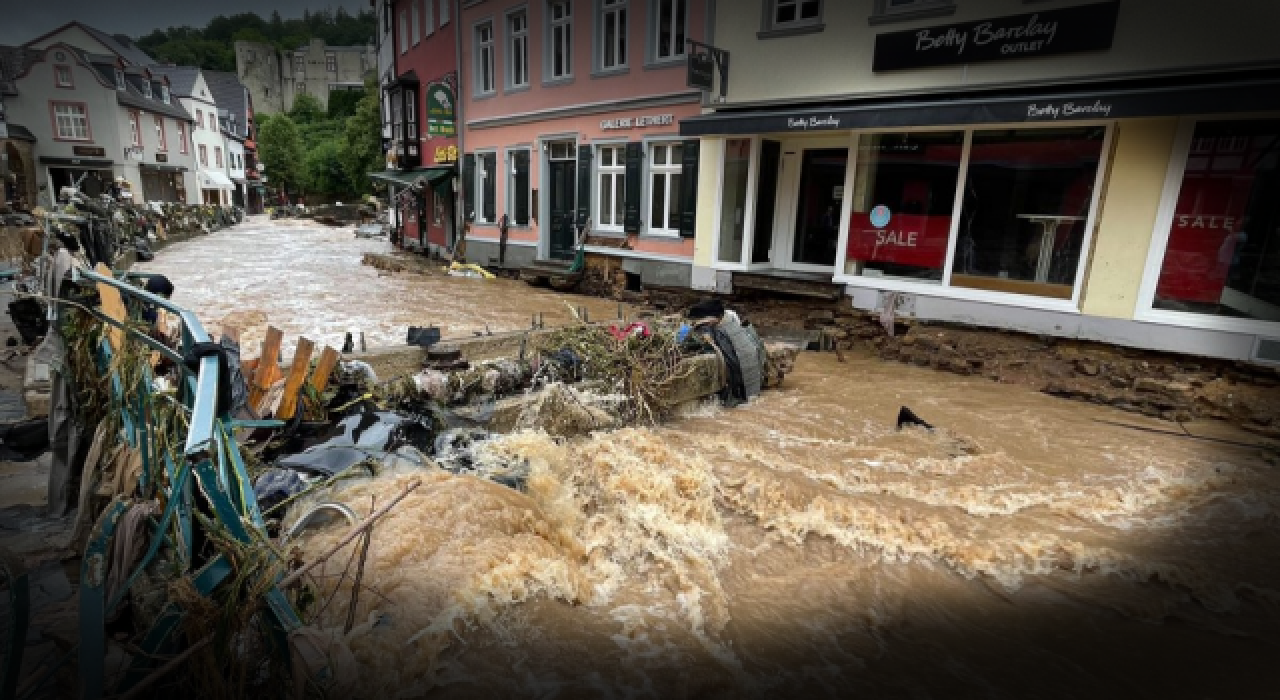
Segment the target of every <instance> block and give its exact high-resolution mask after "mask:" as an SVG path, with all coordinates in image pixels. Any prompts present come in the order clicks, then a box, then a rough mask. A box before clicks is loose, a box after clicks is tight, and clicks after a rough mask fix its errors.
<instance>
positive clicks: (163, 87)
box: [160, 85, 170, 104]
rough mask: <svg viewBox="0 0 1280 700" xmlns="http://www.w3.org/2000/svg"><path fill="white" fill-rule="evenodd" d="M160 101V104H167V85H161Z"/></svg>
mask: <svg viewBox="0 0 1280 700" xmlns="http://www.w3.org/2000/svg"><path fill="white" fill-rule="evenodd" d="M160 101H161V102H163V103H165V104H169V101H170V96H169V86H168V85H161V86H160Z"/></svg>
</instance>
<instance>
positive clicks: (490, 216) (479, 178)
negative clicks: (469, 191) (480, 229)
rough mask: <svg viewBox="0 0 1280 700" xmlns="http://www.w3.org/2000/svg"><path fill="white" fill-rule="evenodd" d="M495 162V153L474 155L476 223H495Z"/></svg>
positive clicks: (496, 156) (496, 158)
mask: <svg viewBox="0 0 1280 700" xmlns="http://www.w3.org/2000/svg"><path fill="white" fill-rule="evenodd" d="M497 161H498V154H496V153H477V154H476V194H478V195H479V197H478V198H477V199H478V201H477V202H476V211H475V215H476V223H481V224H492V223H494V222H495V221H496V216H497V214H496V211H495V209H496V207H495V202H494V196H495V190H496V189H497V182H496V179H497V176H498V173H497V172H496V171H497V169H498V168H497Z"/></svg>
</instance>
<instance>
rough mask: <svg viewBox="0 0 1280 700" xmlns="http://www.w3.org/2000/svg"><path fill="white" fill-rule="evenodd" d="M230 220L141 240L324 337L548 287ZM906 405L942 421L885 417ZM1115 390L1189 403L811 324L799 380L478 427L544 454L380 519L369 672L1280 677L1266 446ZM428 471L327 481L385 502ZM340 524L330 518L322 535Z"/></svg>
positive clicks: (746, 681) (614, 678)
mask: <svg viewBox="0 0 1280 700" xmlns="http://www.w3.org/2000/svg"><path fill="white" fill-rule="evenodd" d="M242 231H243V229H242V230H239V231H233V232H227V233H218V234H215V235H213V236H209V237H207V238H203V239H199V240H196V241H192V242H189V243H184V244H180V245H178V246H175V247H173V248H171V249H169V250H165V251H162V252H161V253H159V254H158V255H157V258H156V260H155V262H154V263H152V264H150V265H148V266H147V267H148V268H149V269H152V270H160V271H163V272H165V273H166V274H168V275H169V276H170V277H171V278H172V279H174V280H175V283H176V285H177V288H178V293H177V295H176V297H175V298H176V299H177V300H178V301H180V302H183V303H187V304H192V305H194V306H195V307H196V308H197V310H199V311H200V313H202V314H207V315H208V316H209V317H211V318H213V317H218V316H219V315H220V314H225V313H226V312H228V311H230V310H233V309H236V308H240V307H242V306H246V307H255V308H264V309H268V311H269V313H270V314H271V318H272V321H273V322H274V323H277V324H280V325H282V327H285V328H287V329H289V330H291V331H296V332H298V333H307V334H315V336H316V337H318V338H321V339H328V338H330V337H332V336H333V335H334V334H338V335H340V334H341V332H342V330H343V329H344V328H345V326H346V325H357V326H359V327H360V328H362V329H364V330H365V332H366V333H367V334H368V335H369V336H370V337H372V338H378V339H386V340H387V341H388V342H398V341H399V340H400V337H401V334H402V333H403V329H398V328H385V327H383V326H385V325H391V324H395V323H400V324H404V323H408V322H413V323H417V322H419V321H418V319H422V320H436V321H437V322H440V323H456V324H457V326H451V327H456V328H459V329H465V330H473V329H474V328H475V327H477V326H482V324H483V323H485V322H488V323H490V325H491V326H493V327H494V328H495V329H496V328H498V327H500V326H502V325H503V324H508V325H511V326H513V327H518V326H519V325H520V321H521V317H522V316H527V314H528V313H529V308H530V306H531V305H533V304H534V303H535V301H531V300H536V303H538V304H545V306H546V308H547V310H548V311H551V310H552V309H554V308H555V307H556V306H557V304H558V301H557V299H556V297H555V295H552V294H550V293H537V292H534V291H533V290H529V289H526V288H524V287H522V286H517V285H509V284H506V283H503V284H489V285H486V284H483V283H478V282H476V281H474V280H444V283H441V280H438V279H422V278H417V279H414V278H405V279H401V278H399V277H392V278H385V277H381V278H380V277H378V276H377V275H376V274H374V273H372V271H371V270H369V269H367V268H362V267H361V266H360V265H359V254H360V253H361V252H362V251H364V250H369V249H373V248H375V247H377V246H378V245H379V244H374V243H367V242H360V243H354V244H353V243H352V242H351V241H350V240H346V239H344V238H343V234H342V233H341V232H334V231H321V232H318V233H317V232H305V231H303V230H301V229H298V228H296V227H295V228H290V227H281V228H280V229H279V230H266V231H261V232H257V233H252V234H251V233H248V232H242ZM346 236H347V238H349V237H350V233H349V232H347V233H346ZM302 241H305V244H304V243H302ZM219 256H226V257H225V258H220V257H219ZM217 260H220V262H219V263H218V267H219V268H220V269H218V270H216V271H215V270H214V269H212V266H213V264H214V261H217ZM192 266H195V267H197V268H201V269H192ZM203 285H213V289H204V288H203ZM451 295H457V296H459V297H461V298H450V296H451ZM512 297H516V300H514V301H513V300H512ZM348 298H350V299H349V301H348ZM406 301H407V302H408V303H409V305H410V306H415V307H418V308H422V309H432V310H435V311H434V313H433V314H424V315H417V312H414V311H411V310H408V309H405V308H403V307H404V306H405V303H406ZM572 301H573V303H574V304H575V305H577V304H581V303H582V299H581V298H572ZM559 306H561V307H563V304H559ZM442 309H455V310H456V311H453V312H451V313H453V314H454V315H453V316H449V315H446V314H445V313H443V312H441V311H439V310H442ZM337 312H341V313H342V314H343V315H344V318H343V319H342V320H337V319H334V318H332V316H333V315H334V314H335V313H337ZM454 319H456V320H454ZM903 405H906V406H910V407H911V408H913V409H914V410H915V411H916V412H917V413H918V414H920V415H921V416H922V417H923V418H924V419H925V420H928V421H930V422H931V423H933V424H934V425H935V426H937V427H938V429H937V430H936V431H934V432H929V431H925V430H922V429H908V430H904V431H898V430H895V426H894V418H895V417H896V415H897V412H898V408H899V407H900V406H903ZM1104 421H1114V422H1122V423H1127V424H1130V425H1133V426H1143V427H1148V428H1153V429H1156V430H1166V431H1167V430H1170V428H1171V427H1172V428H1173V429H1174V430H1176V426H1171V424H1166V423H1161V422H1159V421H1154V420H1148V419H1143V418H1139V417H1135V416H1133V415H1131V414H1125V413H1120V412H1117V411H1113V410H1111V409H1107V408H1103V407H1096V406H1091V405H1085V404H1081V403H1074V402H1068V401H1064V400H1060V399H1055V398H1051V397H1048V396H1045V395H1041V394H1038V393H1035V392H1032V391H1030V390H1028V389H1026V388H1025V387H1014V386H1006V385H1001V384H997V383H993V382H990V381H988V380H985V379H980V378H969V377H958V376H953V375H949V374H941V373H938V372H934V371H931V370H928V369H921V368H916V367H909V366H904V365H898V364H886V363H883V362H880V361H878V360H875V359H872V358H869V357H861V356H858V355H857V354H856V353H854V354H852V355H851V356H849V357H848V358H847V360H846V361H845V362H840V361H838V360H837V359H836V358H835V356H833V355H828V354H815V353H806V354H803V355H802V356H801V357H800V358H799V360H798V362H797V366H796V371H795V372H794V374H792V375H791V376H789V377H788V378H787V380H786V382H785V383H784V385H783V387H782V388H781V389H779V390H774V391H768V392H766V393H765V394H764V395H763V396H761V397H760V398H759V399H757V400H755V401H753V402H752V403H751V404H750V405H747V406H744V407H740V408H737V409H732V410H724V409H720V408H717V407H714V406H712V405H704V406H699V407H696V408H694V409H690V410H688V411H685V412H683V413H682V414H681V415H680V416H679V417H677V419H676V420H674V421H672V422H670V423H669V424H667V425H665V426H662V427H658V428H635V429H625V430H620V431H614V432H602V433H597V434H594V435H592V436H590V437H586V438H580V439H573V440H556V439H552V438H550V437H548V436H546V435H544V434H540V433H534V432H524V433H518V434H515V435H511V436H507V437H505V438H502V439H499V440H497V441H494V442H493V443H491V444H490V446H489V447H488V448H487V449H488V450H489V453H488V454H489V455H490V456H493V457H495V458H496V457H505V456H510V455H518V456H520V457H523V458H527V459H528V460H529V463H530V469H531V476H530V478H529V482H528V487H527V490H526V492H523V493H522V492H518V491H515V490H512V489H509V488H506V487H503V486H500V485H498V484H496V483H493V482H490V481H486V480H483V479H479V478H476V477H472V476H454V475H451V474H448V473H446V472H443V471H439V470H433V471H429V472H427V474H426V477H425V481H426V483H425V485H424V486H423V487H422V488H420V489H418V490H417V491H416V492H414V493H413V494H412V495H410V496H409V497H408V498H407V499H406V500H405V501H404V502H402V503H401V504H400V505H399V506H398V507H397V508H396V509H395V510H394V511H392V513H391V515H389V516H388V517H387V518H386V519H385V520H383V521H380V523H379V524H378V525H377V526H376V528H375V530H374V532H375V534H374V537H373V544H372V546H371V549H370V553H369V561H368V564H367V566H366V570H365V574H364V576H365V578H364V581H365V583H366V584H367V585H368V586H370V587H371V589H372V590H375V591H376V594H374V593H365V594H362V595H361V597H360V602H359V606H358V610H357V614H356V616H355V617H356V621H357V622H356V625H355V627H354V628H353V629H352V631H351V632H350V633H349V634H348V635H346V638H345V639H346V642H347V644H348V645H349V647H350V649H351V650H352V652H353V653H354V655H355V659H356V660H357V662H358V666H359V669H360V679H359V685H358V687H357V688H356V689H355V691H354V693H353V695H354V696H355V697H378V698H394V697H420V696H422V695H424V694H426V695H428V696H429V697H441V698H454V697H457V698H462V697H489V696H493V697H529V698H553V697H555V698H737V697H775V696H783V695H786V696H794V697H877V698H878V697H892V698H952V697H982V698H1097V697H1107V698H1110V697H1117V698H1162V699H1167V698H1256V697H1278V696H1280V664H1277V663H1275V660H1276V658H1277V657H1278V654H1280V646H1278V644H1277V643H1278V642H1280V557H1277V556H1276V553H1277V552H1280V518H1278V517H1277V514H1278V513H1280V475H1278V471H1280V464H1277V461H1276V458H1275V456H1274V453H1268V452H1265V451H1262V450H1257V449H1247V448H1240V447H1235V446H1231V445H1227V444H1224V443H1213V442H1208V441H1204V440H1197V439H1192V438H1188V437H1185V436H1178V435H1172V434H1161V433H1156V432H1147V431H1142V430H1137V429H1133V428H1128V427H1120V426H1117V425H1113V424H1110V423H1108V422H1104ZM1188 428H1189V429H1190V430H1191V432H1193V433H1197V434H1204V435H1210V434H1211V435H1213V436H1216V437H1220V438H1228V439H1232V440H1241V441H1256V440H1257V438H1256V437H1254V438H1251V437H1249V436H1248V435H1247V434H1243V433H1237V432H1235V431H1233V430H1231V429H1229V428H1227V427H1225V426H1222V425H1216V424H1208V423H1198V424H1188ZM417 476H418V477H421V473H419V474H417ZM410 478H414V476H413V475H409V474H404V475H396V476H384V477H382V478H380V479H377V480H369V481H363V482H353V483H351V484H349V485H347V486H345V487H344V488H343V489H342V491H341V492H340V497H341V498H342V499H343V500H345V501H347V502H348V503H350V504H352V506H353V507H354V508H355V510H357V511H358V512H359V513H362V514H363V513H368V512H369V511H370V510H371V508H372V503H373V502H374V501H375V499H376V502H378V503H385V502H386V501H387V499H389V498H391V497H392V496H393V495H394V494H396V493H397V492H399V491H400V489H401V488H402V487H403V485H404V483H406V481H407V480H408V479H410ZM345 530H346V526H345V525H341V526H333V527H331V528H326V529H321V530H317V531H315V533H314V534H313V535H311V536H310V537H309V538H308V539H307V540H306V541H305V542H304V545H303V546H304V558H305V555H306V554H308V553H309V554H315V553H317V552H319V551H322V550H323V549H325V548H326V547H327V546H328V545H330V544H331V543H333V542H335V541H336V540H337V539H338V538H339V537H340V536H341V535H342V533H343V532H344V531H345ZM346 564H347V562H346V559H345V558H344V557H336V558H335V559H334V560H332V561H331V562H330V563H328V564H326V565H325V567H324V570H323V571H321V572H320V573H319V574H318V576H317V578H318V580H319V581H321V582H324V583H323V585H325V586H337V588H338V589H339V590H340V593H341V594H339V595H337V596H336V597H335V598H334V601H333V603H332V605H331V607H330V608H329V609H327V610H326V611H325V613H324V614H323V615H322V616H321V618H320V624H322V625H325V626H329V627H333V628H337V629H339V630H340V629H341V627H342V626H343V623H344V621H345V620H346V617H347V608H346V606H347V605H348V596H347V595H346V594H345V590H346V588H344V586H348V587H349V584H342V583H338V581H340V580H341V573H342V570H343V567H344V566H345V565H346ZM347 580H348V581H349V578H348V579H347ZM322 592H327V591H322Z"/></svg>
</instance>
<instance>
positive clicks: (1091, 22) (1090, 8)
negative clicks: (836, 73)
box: [871, 2, 1120, 72]
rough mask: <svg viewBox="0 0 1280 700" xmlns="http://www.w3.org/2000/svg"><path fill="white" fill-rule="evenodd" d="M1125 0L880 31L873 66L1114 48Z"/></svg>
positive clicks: (885, 67) (953, 62)
mask: <svg viewBox="0 0 1280 700" xmlns="http://www.w3.org/2000/svg"><path fill="white" fill-rule="evenodd" d="M1119 12H1120V3H1119V2H1103V3H1096V4H1093V5H1081V6H1079V7H1068V8H1063V9H1060V10H1046V11H1044V12H1035V13H1030V14H1023V15H1012V16H1008V17H998V18H995V19H984V20H978V21H976V22H961V23H958V24H948V25H941V26H936V27H929V28H926V29H909V30H907V31H902V32H892V33H888V34H878V35H876V46H875V57H874V59H873V60H872V64H871V69H872V70H873V71H877V72H879V71H890V70H902V69H906V68H925V67H929V66H950V65H960V64H965V63H979V62H982V61H999V60H1004V59H1010V58H1027V57H1031V56H1052V55H1057V54H1065V53H1077V52H1081V51H1103V50H1106V49H1109V48H1111V42H1112V39H1113V38H1114V36H1115V29H1116V18H1117V16H1118V15H1119Z"/></svg>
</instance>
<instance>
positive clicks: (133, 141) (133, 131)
mask: <svg viewBox="0 0 1280 700" xmlns="http://www.w3.org/2000/svg"><path fill="white" fill-rule="evenodd" d="M129 140H130V145H132V146H138V147H141V146H142V126H141V125H140V124H138V113H137V112H134V111H132V110H130V112H129Z"/></svg>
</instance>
